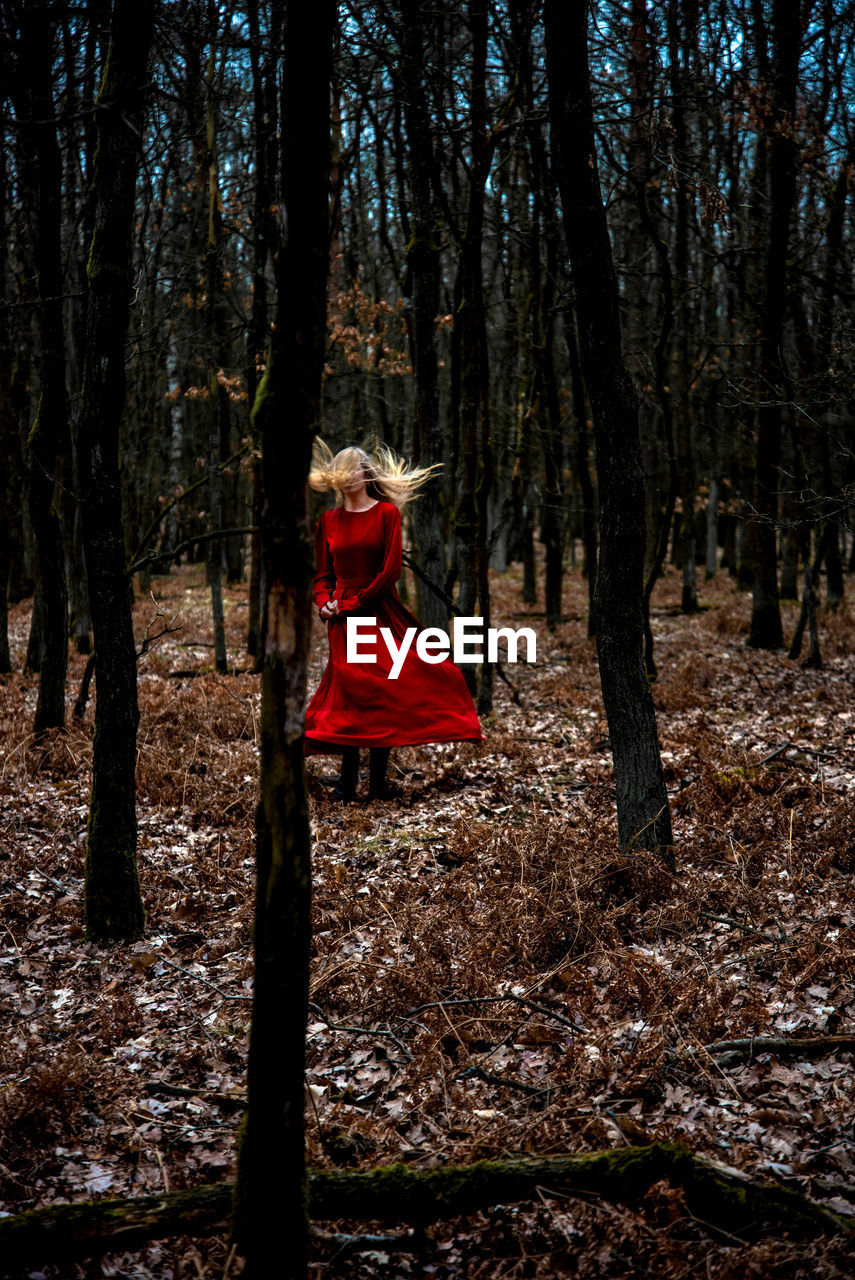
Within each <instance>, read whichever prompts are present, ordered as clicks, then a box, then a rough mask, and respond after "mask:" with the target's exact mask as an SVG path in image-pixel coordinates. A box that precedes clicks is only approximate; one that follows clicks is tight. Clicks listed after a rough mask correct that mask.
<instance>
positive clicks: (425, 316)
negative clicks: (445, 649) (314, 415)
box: [400, 0, 448, 629]
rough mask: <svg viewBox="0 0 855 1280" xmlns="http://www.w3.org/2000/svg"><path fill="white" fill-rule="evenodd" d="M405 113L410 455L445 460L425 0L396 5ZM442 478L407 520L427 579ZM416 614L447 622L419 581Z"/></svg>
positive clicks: (438, 542)
mask: <svg viewBox="0 0 855 1280" xmlns="http://www.w3.org/2000/svg"><path fill="white" fill-rule="evenodd" d="M400 10H401V13H400V16H401V43H402V54H403V57H402V60H401V68H400V78H401V88H402V89H403V102H404V120H405V123H406V130H407V143H408V146H409V161H410V164H409V173H410V185H411V191H412V209H411V217H410V242H409V244H408V246H407V271H408V276H409V280H410V288H411V297H412V301H411V308H410V324H411V329H410V350H411V352H412V357H413V370H414V373H415V381H416V402H415V411H414V414H413V461H414V462H415V463H416V464H417V465H418V466H431V465H432V464H433V463H436V462H442V431H441V428H440V421H439V370H438V364H437V316H438V314H439V281H440V261H439V228H438V226H437V220H436V218H435V216H434V212H433V200H432V182H431V174H432V173H433V170H434V158H433V141H432V138H431V128H430V117H429V115H428V103H427V93H426V87H425V76H426V71H425V59H426V56H427V48H428V41H429V29H430V28H429V26H428V25H427V24H426V23H425V21H424V5H423V4H421V3H420V2H419V0H404V3H402V4H401V6H400ZM440 494H441V490H440V487H439V484H438V483H436V482H434V483H432V484H430V485H428V487H427V488H426V489H425V491H424V492H423V494H422V495H421V497H420V498H419V500H418V502H416V503H414V504H413V508H412V521H413V532H414V535H415V544H416V545H415V550H416V557H417V559H418V561H419V564H420V565H421V568H422V569H423V570H424V572H425V573H426V574H427V576H428V578H429V579H430V580H431V581H432V582H436V583H442V582H443V581H444V579H445V548H444V546H443V541H442V530H441V524H440ZM417 595H418V610H419V619H420V621H421V623H422V625H423V626H425V627H441V628H442V629H446V628H447V627H448V610H447V609H446V607H445V605H444V604H443V603H442V600H441V599H440V598H439V597H438V596H437V595H436V594H435V593H434V592H433V591H430V590H428V589H427V588H426V587H425V586H424V584H423V583H422V582H421V581H418V582H417Z"/></svg>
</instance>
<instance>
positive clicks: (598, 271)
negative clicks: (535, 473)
mask: <svg viewBox="0 0 855 1280" xmlns="http://www.w3.org/2000/svg"><path fill="white" fill-rule="evenodd" d="M545 19H546V48H547V76H548V80H549V99H550V116H551V120H552V130H553V151H554V168H555V174H556V179H557V183H558V189H559V191H560V193H561V198H562V204H563V212H564V227H565V233H566V236H567V245H568V249H569V253H570V258H571V262H572V268H573V281H574V284H575V289H576V312H577V316H578V323H579V339H580V351H581V358H582V372H583V375H584V378H585V382H586V384H587V388H588V394H589V396H590V400H591V408H592V411H593V416H594V430H595V433H596V442H597V474H598V480H599V492H600V561H599V570H598V573H597V587H596V597H595V612H596V637H597V653H598V656H599V662H600V680H601V683H602V689H603V701H604V703H605V709H606V717H607V719H608V724H609V734H610V737H611V745H612V755H613V757H614V767H615V783H616V787H617V806H618V840H619V843H620V846H621V848H626V847H628V846H631V845H639V846H641V847H643V848H646V849H653V850H656V851H658V852H660V853H662V854H663V856H665V858H666V859H667V861H668V863H669V865H670V866H672V867H673V860H674V855H673V848H672V843H673V842H672V834H671V815H670V812H669V809H668V796H667V792H666V789H665V778H664V775H663V772H662V763H661V760H660V757H659V739H658V735H657V730H656V714H655V711H654V707H653V699H652V697H651V694H650V688H649V686H648V683H647V677H646V675H645V671H644V648H643V641H644V626H643V618H642V590H643V582H642V576H643V567H644V475H643V471H642V466H641V450H640V447H639V439H638V414H637V408H636V404H635V399H634V396H633V392H632V385H631V383H630V379H629V375H628V373H627V370H626V366H625V365H624V362H623V355H622V352H621V335H620V321H619V317H618V289H617V280H616V277H615V273H614V266H613V263H612V255H611V245H610V243H609V232H608V226H607V223H606V214H605V209H604V207H603V202H602V196H601V193H600V182H599V174H598V170H597V160H596V148H595V143H594V127H593V110H592V103H591V90H590V76H589V71H588V51H587V4H586V3H585V0H568V2H567V3H562V2H561V0H548V2H547V5H546V10H545Z"/></svg>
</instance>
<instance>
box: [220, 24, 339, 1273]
mask: <svg viewBox="0 0 855 1280" xmlns="http://www.w3.org/2000/svg"><path fill="white" fill-rule="evenodd" d="M285 15H286V28H285V30H286V37H285V67H284V76H283V90H282V118H281V120H280V129H281V137H282V140H283V142H282V153H281V169H282V172H281V179H282V193H283V210H282V213H283V218H282V224H281V225H282V233H283V234H282V240H281V243H280V244H279V246H278V253H277V257H276V290H277V314H276V326H275V329H274V332H273V335H272V342H271V350H270V355H269V358H268V364H267V370H266V373H265V375H264V378H263V380H262V383H261V386H260V387H259V390H258V393H257V395H256V400H255V405H254V409H253V420H254V431H255V432H256V434H257V438H258V440H259V442H260V445H261V454H262V512H261V550H262V564H263V574H264V583H265V602H264V620H263V629H262V653H263V667H262V683H261V690H262V692H261V697H262V710H261V717H262V728H261V803H260V804H259V807H258V811H257V820H256V860H257V884H256V905H255V924H254V931H253V945H254V954H255V989H254V997H253V1017H252V1030H251V1033H250V1042H249V1067H248V1076H247V1085H248V1089H247V1092H248V1114H247V1120H246V1127H245V1130H244V1134H243V1138H242V1141H241V1146H240V1154H239V1162H238V1181H237V1186H236V1200H235V1210H236V1213H235V1217H236V1233H237V1238H238V1241H239V1243H240V1247H241V1249H242V1251H243V1252H244V1253H245V1255H246V1258H247V1270H246V1272H245V1274H246V1275H247V1276H248V1277H252V1278H253V1280H260V1278H262V1277H263V1278H264V1280H268V1277H271V1276H277V1277H285V1276H287V1277H289V1278H293V1280H296V1278H297V1277H304V1276H305V1275H306V1268H307V1237H308V1181H307V1175H306V1163H305V1144H304V1128H303V1105H304V1104H303V1098H304V1071H305V1031H306V1014H307V1003H308V973H309V941H310V936H311V919H310V910H311V834H310V830H309V818H308V809H307V802H306V789H305V776H304V766H303V726H304V715H305V700H306V671H307V663H308V654H309V642H310V633H311V617H312V607H311V584H312V551H311V541H310V537H309V528H308V510H307V492H306V477H307V475H308V470H309V460H310V456H311V445H312V438H313V435H314V432H315V429H316V426H317V421H318V408H319V400H320V389H321V373H322V369H323V357H324V348H325V343H326V281H327V269H328V265H329V174H330V77H331V70H332V40H333V24H334V15H335V8H334V5H333V3H332V0H318V2H317V3H315V4H312V5H305V4H303V3H302V0H289V3H288V4H287V5H286V8H285Z"/></svg>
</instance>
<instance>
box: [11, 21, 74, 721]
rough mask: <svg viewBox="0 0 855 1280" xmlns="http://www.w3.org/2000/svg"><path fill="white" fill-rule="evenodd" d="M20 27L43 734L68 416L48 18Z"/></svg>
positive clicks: (58, 664)
mask: <svg viewBox="0 0 855 1280" xmlns="http://www.w3.org/2000/svg"><path fill="white" fill-rule="evenodd" d="M21 25H22V33H21V34H22V39H21V45H20V58H19V61H18V64H17V66H16V68H15V71H16V73H17V74H16V78H15V83H14V86H13V94H14V97H15V99H16V104H17V105H18V115H19V118H20V122H21V126H22V127H21V134H22V138H23V140H24V143H25V146H26V147H27V148H28V151H29V155H28V157H27V159H26V161H25V164H24V166H23V168H24V182H25V183H27V184H31V185H32V188H33V190H32V204H33V206H34V207H35V209H36V227H35V265H36V279H37V291H38V304H39V305H38V315H39V331H40V338H41V350H40V363H39V381H40V397H39V405H38V410H37V412H36V418H35V422H34V423H33V426H32V429H31V431H30V435H29V442H28V443H29V508H30V519H31V521H32V525H33V533H34V535H35V542H36V556H37V564H38V581H39V587H40V594H41V604H42V615H41V644H40V646H39V648H40V653H39V654H38V659H39V692H38V699H37V702H36V713H35V722H34V726H33V728H34V731H35V733H36V734H41V733H44V732H45V731H46V730H48V729H54V728H62V727H63V726H64V725H65V675H66V670H67V667H68V593H67V590H66V582H65V556H64V553H63V546H62V529H61V525H60V520H59V516H58V514H57V511H56V508H55V507H54V489H55V474H56V465H57V458H58V455H59V451H60V445H61V441H62V438H63V434H64V432H65V431H66V429H67V427H66V420H67V413H68V403H67V396H66V385H65V342H64V337H63V317H62V248H61V196H60V184H61V175H62V164H61V158H60V151H59V143H58V140H57V131H56V113H55V107H54V102H53V93H52V89H51V62H50V58H51V48H50V45H51V41H50V39H49V38H47V37H46V33H45V30H44V17H43V15H42V14H41V13H40V11H39V10H38V9H37V8H35V7H33V6H28V7H25V8H24V10H23V13H22V18H21ZM34 610H35V606H34ZM28 656H30V654H29V653H28ZM32 656H33V657H35V656H36V655H35V654H34V653H33V655H32Z"/></svg>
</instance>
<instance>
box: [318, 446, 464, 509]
mask: <svg viewBox="0 0 855 1280" xmlns="http://www.w3.org/2000/svg"><path fill="white" fill-rule="evenodd" d="M440 469H441V464H439V463H435V464H434V465H433V466H431V467H411V466H409V465H408V464H407V463H406V462H404V461H403V460H402V459H401V458H398V457H396V456H395V454H394V453H393V452H392V450H391V449H390V448H388V447H387V446H386V445H385V444H381V445H376V446H375V447H374V448H372V450H371V452H370V453H369V452H368V451H367V450H366V449H359V448H357V447H356V446H353V445H351V446H350V447H349V448H347V449H341V450H340V451H339V452H338V453H336V454H335V455H334V454H333V451H332V449H330V447H329V445H328V444H326V443H325V442H324V441H323V440H320V439H319V440H316V441H315V443H314V447H313V449H312V468H311V470H310V472H309V484H310V485H311V486H312V488H313V489H316V490H317V491H318V492H319V493H329V491H330V490H331V489H333V490H335V500H336V506H339V507H340V506H342V505H343V503H344V493H345V490H346V489H347V488H348V487H349V485H350V483H351V481H352V480H353V477H354V475H355V474H356V472H357V471H362V473H363V475H364V476H365V485H366V491H367V493H368V495H369V497H372V498H378V499H380V500H384V499H385V501H386V502H392V503H394V505H395V506H396V507H398V508H399V509H400V508H401V507H403V506H405V505H406V503H408V502H411V501H412V500H413V499H414V498H417V497H418V492H419V489H421V488H422V486H423V485H424V484H426V483H427V481H428V480H430V478H431V477H432V476H433V474H434V472H436V471H439V470H440Z"/></svg>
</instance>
